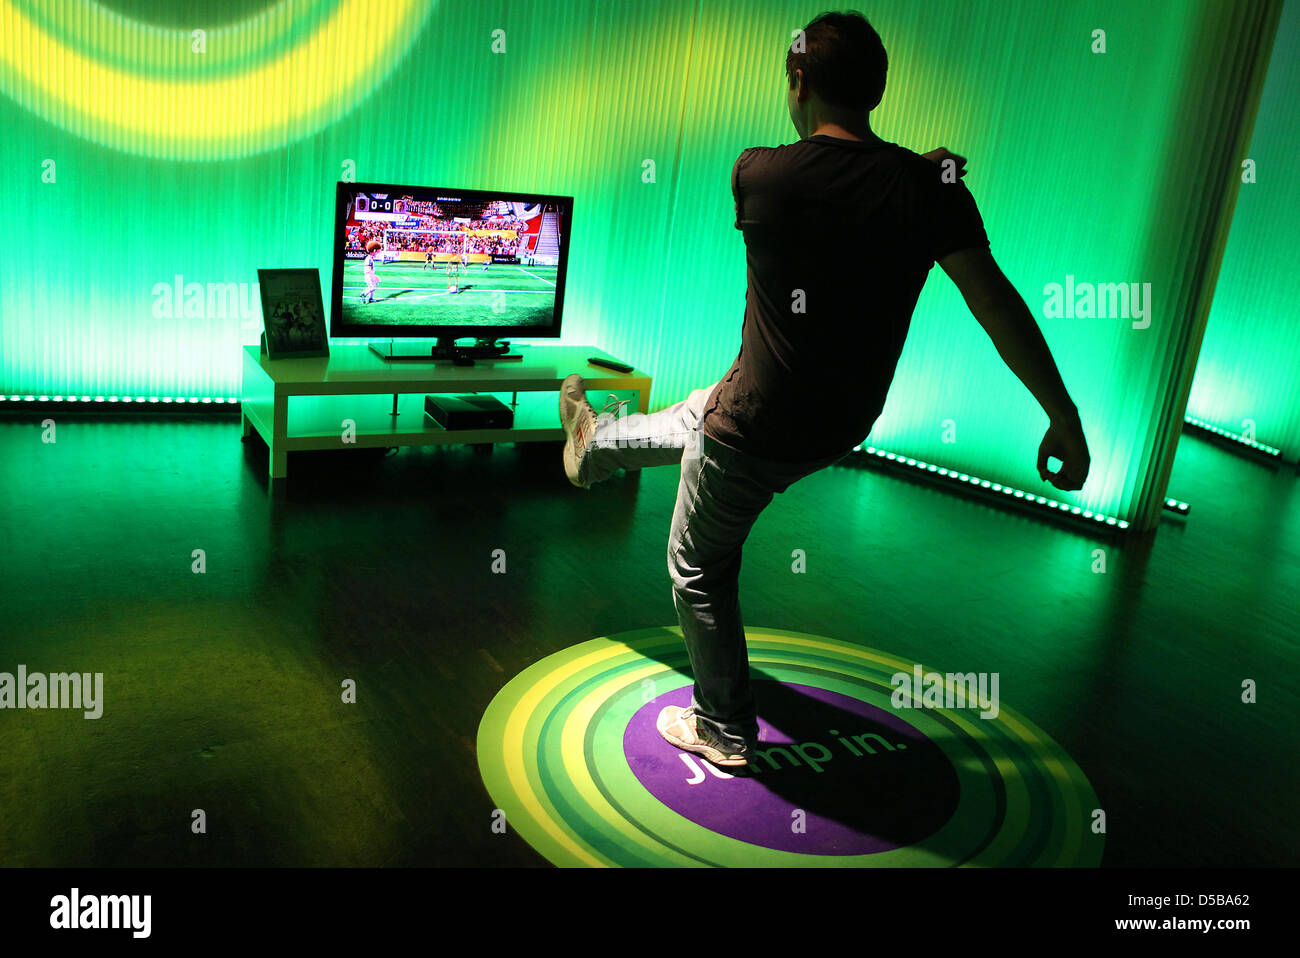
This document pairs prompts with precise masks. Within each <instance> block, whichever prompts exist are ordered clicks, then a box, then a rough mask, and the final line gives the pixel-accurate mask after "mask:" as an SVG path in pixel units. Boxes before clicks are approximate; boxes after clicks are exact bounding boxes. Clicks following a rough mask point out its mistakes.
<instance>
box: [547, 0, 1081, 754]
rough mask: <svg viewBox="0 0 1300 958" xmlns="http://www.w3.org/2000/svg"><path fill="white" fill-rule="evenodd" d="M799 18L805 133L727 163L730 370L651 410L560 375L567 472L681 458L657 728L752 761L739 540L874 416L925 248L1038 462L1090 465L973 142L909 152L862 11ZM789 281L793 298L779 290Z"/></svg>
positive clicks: (799, 96)
mask: <svg viewBox="0 0 1300 958" xmlns="http://www.w3.org/2000/svg"><path fill="white" fill-rule="evenodd" d="M800 35H801V37H802V40H803V43H802V44H801V45H800V49H799V50H797V51H796V50H795V48H794V47H793V46H792V47H791V49H790V50H789V52H788V53H787V56H786V62H785V71H786V79H787V81H788V93H787V97H786V105H787V107H788V109H789V113H790V119H791V122H792V123H793V124H794V127H795V130H796V131H797V132H798V134H799V137H800V139H799V141H798V142H796V143H794V144H791V145H788V146H779V147H756V148H753V149H748V150H745V151H744V152H742V153H741V154H740V157H739V158H738V159H737V160H736V162H735V164H734V166H733V167H732V174H731V186H732V194H733V197H734V199H735V208H736V223H735V225H736V228H737V229H740V230H742V231H743V234H744V241H745V250H746V265H747V280H748V291H747V295H746V299H745V321H744V325H743V327H742V329H741V349H740V352H739V354H738V356H737V357H736V360H735V361H734V362H733V363H732V366H731V369H730V370H729V371H728V372H727V374H726V375H725V376H724V377H723V379H722V380H721V381H720V382H718V383H716V384H714V385H711V386H709V387H707V388H704V389H697V390H695V391H694V392H692V393H691V394H690V395H689V396H688V397H687V398H686V399H684V400H683V401H682V402H679V403H677V404H676V405H674V406H670V407H669V408H667V409H664V410H662V411H660V412H656V413H653V414H651V415H643V414H637V415H631V416H624V417H621V418H619V417H616V416H611V415H603V416H600V417H597V415H596V412H595V410H594V409H592V407H591V405H590V404H589V403H588V402H587V398H586V391H585V387H584V383H583V380H582V377H580V376H578V375H576V374H575V375H572V376H569V377H568V378H567V379H566V380H565V381H564V384H563V387H562V391H561V394H560V421H561V423H562V424H563V426H564V431H565V435H566V441H565V446H564V468H565V473H566V474H567V475H568V477H569V481H570V482H572V483H573V484H574V485H576V486H579V487H582V488H586V487H587V486H590V485H591V484H592V483H594V482H598V481H600V480H601V479H606V478H608V477H609V476H610V475H611V474H612V473H613V472H614V471H616V470H617V469H618V468H620V467H623V468H633V469H635V468H640V467H642V466H652V465H658V464H669V463H680V467H681V479H680V481H679V484H678V491H677V504H676V507H675V509H674V512H673V520H672V525H671V529H670V533H669V540H668V571H669V576H670V578H671V579H672V584H673V604H674V606H675V608H676V610H677V617H678V622H679V623H680V625H681V628H682V637H683V638H684V640H685V642H686V651H687V654H688V656H689V658H690V662H691V669H692V671H693V673H694V678H695V685H694V688H693V690H692V697H691V705H690V707H689V708H686V709H682V708H679V707H677V706H667V707H665V708H664V709H663V710H662V711H661V712H660V714H659V719H658V722H657V727H658V729H659V733H660V735H662V736H663V738H664V739H666V740H667V741H668V742H670V743H671V744H673V745H675V746H676V747H677V748H680V749H683V750H685V751H688V752H694V753H696V754H699V755H702V756H703V757H704V758H706V759H707V760H708V761H710V762H712V763H713V764H714V765H729V766H740V765H745V764H748V762H749V760H750V758H751V757H752V756H753V755H754V752H755V749H756V747H757V742H758V719H757V711H756V705H755V701H754V696H753V691H752V689H751V687H750V680H749V658H748V651H747V649H746V645H745V631H744V627H743V625H742V623H741V618H740V605H739V597H738V592H739V589H738V584H739V576H740V559H741V547H742V546H743V545H744V542H745V539H746V537H747V536H748V535H749V531H750V529H751V528H752V527H753V525H754V522H755V520H756V519H757V518H758V516H759V514H760V513H761V512H762V511H763V510H764V509H765V508H766V507H767V506H768V504H769V503H771V501H772V499H773V497H774V496H775V495H776V494H778V493H781V492H784V491H785V490H786V489H788V488H789V487H790V486H791V485H792V484H794V483H795V482H797V481H798V480H799V479H801V478H803V477H805V476H808V475H810V474H812V473H814V472H816V471H818V470H820V469H823V468H826V467H827V466H829V465H831V464H833V463H835V462H837V461H838V460H840V459H842V458H844V456H846V455H848V454H849V453H850V452H851V451H852V450H853V448H854V446H856V445H858V444H860V443H861V442H862V441H863V440H865V439H866V437H867V435H868V434H869V433H870V432H871V427H872V425H873V424H874V422H875V420H876V419H877V417H878V416H879V415H880V413H881V412H882V410H883V408H884V403H885V396H886V393H887V391H888V389H889V385H890V382H891V381H892V380H893V377H894V370H895V366H896V365H897V362H898V359H899V356H900V354H901V353H902V350H903V344H904V341H905V339H906V336H907V331H908V326H909V324H910V321H911V318H912V310H913V309H914V308H915V306H916V301H917V298H918V296H919V295H920V292H921V288H922V286H924V284H925V280H926V276H927V275H928V274H929V272H930V269H931V267H932V266H933V265H934V264H935V263H936V262H937V263H938V264H939V265H940V266H941V267H942V268H943V270H944V272H945V273H947V274H948V276H949V277H950V278H951V279H952V280H953V282H954V283H955V284H956V286H957V288H958V289H959V290H960V291H961V293H962V295H963V296H964V298H965V300H966V304H967V305H968V307H969V308H970V310H971V313H972V314H973V315H974V317H975V319H976V320H978V322H979V323H980V325H981V326H983V328H984V330H985V332H987V333H988V335H989V337H990V339H992V340H993V343H994V345H995V346H996V347H997V350H998V353H999V355H1000V356H1001V357H1002V359H1003V361H1004V362H1005V363H1006V364H1007V366H1008V367H1009V368H1010V369H1011V371H1012V372H1013V373H1015V375H1016V376H1017V377H1018V378H1019V379H1020V380H1021V382H1023V383H1024V385H1025V386H1026V388H1028V390H1029V391H1030V393H1031V394H1032V395H1033V397H1034V399H1036V400H1037V401H1038V403H1039V405H1040V406H1041V407H1042V408H1043V411H1044V412H1045V413H1046V414H1047V418H1048V426H1047V431H1046V433H1045V435H1044V436H1043V440H1042V442H1041V443H1040V445H1039V447H1038V461H1037V465H1038V474H1039V477H1040V478H1041V479H1042V480H1043V481H1045V482H1050V483H1052V484H1053V485H1055V486H1056V487H1057V488H1059V489H1066V490H1072V489H1079V488H1082V486H1083V483H1084V480H1085V479H1087V476H1088V469H1089V465H1090V458H1089V454H1088V446H1087V443H1086V442H1085V440H1084V436H1083V427H1082V425H1081V424H1080V418H1079V411H1078V409H1077V408H1076V407H1075V405H1074V403H1073V402H1072V401H1071V399H1070V395H1069V393H1068V392H1067V391H1066V388H1065V385H1064V383H1062V381H1061V376H1060V373H1059V372H1058V371H1057V368H1056V363H1055V362H1054V361H1053V359H1052V355H1051V353H1050V352H1049V350H1048V348H1047V344H1046V342H1045V341H1044V339H1043V334H1042V332H1041V331H1040V330H1039V328H1038V324H1037V323H1036V322H1035V321H1034V317H1033V314H1032V313H1031V312H1030V311H1029V308H1028V307H1027V306H1026V305H1025V302H1024V300H1023V299H1021V298H1020V295H1019V293H1017V292H1016V289H1015V287H1014V286H1012V285H1011V282H1010V281H1009V280H1008V279H1007V278H1006V277H1005V276H1004V275H1003V274H1002V271H1001V270H1000V269H999V268H998V265H997V263H995V262H994V260H993V257H992V256H991V255H990V254H989V241H988V236H987V234H986V233H985V230H984V223H983V220H982V219H981V217H980V215H979V211H978V209H977V208H976V205H975V200H974V197H972V196H971V193H970V191H969V190H968V189H967V188H966V186H965V185H964V184H963V183H962V182H961V181H960V174H958V175H957V176H953V175H951V174H952V173H953V171H956V170H959V169H960V165H961V164H962V163H964V160H962V159H961V157H956V156H954V155H953V154H950V153H948V152H947V151H946V150H936V151H934V152H933V153H928V154H925V156H924V157H922V156H918V155H917V154H916V153H913V152H911V151H910V150H907V149H904V148H903V147H901V146H899V145H898V144H896V143H890V142H887V141H885V140H882V139H881V138H880V137H878V136H876V135H875V134H874V133H873V132H872V131H871V125H870V122H869V115H870V112H871V111H872V110H873V109H875V108H876V106H878V105H879V103H880V100H881V97H882V96H883V94H884V90H885V74H886V69H887V62H888V61H887V59H886V55H885V48H884V45H883V44H882V43H881V41H880V37H879V35H878V34H877V33H876V31H875V30H874V29H872V27H871V25H870V24H869V23H867V21H866V19H865V18H863V17H862V16H861V15H860V14H857V13H848V14H844V13H827V14H823V15H821V16H819V17H817V18H816V19H815V20H813V21H812V23H810V24H808V26H807V27H806V28H805V29H804V30H803V31H801V34H800ZM948 160H952V161H953V164H952V165H949V164H948V163H947V161H948ZM927 161H928V162H927ZM958 161H960V162H958ZM936 164H938V166H936ZM945 174H948V175H945ZM863 236H866V237H868V253H869V255H868V256H867V257H866V258H865V259H863V260H862V261H861V262H860V263H859V264H855V266H854V267H853V268H849V269H845V268H843V266H842V264H840V263H839V262H838V259H837V258H836V257H828V256H827V255H826V253H825V250H826V249H827V248H828V247H829V248H832V249H834V248H837V247H838V246H848V245H850V244H852V245H855V246H860V245H861V237H863ZM796 290H797V291H799V295H800V296H801V297H802V301H803V303H804V304H805V309H804V310H803V311H802V312H794V311H793V310H792V309H791V306H790V304H791V301H792V295H794V293H795V291H796ZM846 342H848V343H854V344H856V346H857V348H845V345H844V344H845V343H846ZM1049 458H1056V459H1059V460H1061V463H1062V465H1061V469H1060V471H1058V472H1055V473H1054V472H1051V471H1050V469H1049V468H1048V459H1049Z"/></svg>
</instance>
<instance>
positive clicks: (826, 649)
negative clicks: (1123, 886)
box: [478, 627, 1104, 867]
mask: <svg viewBox="0 0 1300 958" xmlns="http://www.w3.org/2000/svg"><path fill="white" fill-rule="evenodd" d="M746 635H747V639H748V645H749V659H750V667H751V674H752V676H753V679H754V685H755V694H756V698H757V700H758V707H759V721H760V728H761V732H762V744H761V745H760V757H759V758H756V759H755V760H754V761H753V762H751V765H750V766H749V767H748V768H742V769H734V768H733V769H727V770H725V771H724V770H721V769H717V768H714V767H713V766H712V765H710V764H709V763H707V762H704V761H703V760H700V759H697V758H695V757H694V756H689V755H687V753H684V752H682V751H680V750H679V749H677V748H675V747H673V746H672V745H670V744H669V743H667V742H665V741H663V739H662V738H659V737H658V735H657V733H655V732H654V730H653V729H654V726H653V722H654V717H655V716H656V715H657V714H658V711H659V710H660V708H662V707H663V706H665V705H686V704H689V702H690V694H691V684H692V682H691V678H690V666H689V662H688V660H687V656H686V649H685V645H684V644H683V641H682V637H681V631H680V629H677V628H675V627H674V628H656V629H645V630H640V631H635V632H627V633H622V634H619V635H613V636H608V637H604V638H599V639H593V640H591V641H588V642H582V643H580V644H578V645H575V646H573V647H572V648H569V649H565V650H563V651H561V652H558V653H556V654H554V655H551V656H548V657H547V658H545V659H543V660H541V661H540V662H537V663H536V664H534V665H532V666H531V667H529V668H528V669H526V670H524V671H523V672H522V673H520V674H519V675H518V676H516V677H515V678H514V679H512V680H511V681H510V682H508V683H507V684H506V686H505V687H504V688H503V689H502V690H501V691H500V692H499V693H498V694H497V695H496V697H495V698H494V699H493V700H492V702H491V704H490V705H489V706H488V709H487V711H486V712H485V713H484V716H483V719H482V722H481V723H480V725H479V731H478V758H479V769H480V772H481V773H482V776H483V781H484V784H485V786H486V787H487V790H488V794H489V795H490V796H491V798H492V800H493V802H494V803H496V805H497V807H498V808H500V809H501V810H503V811H504V812H505V817H506V822H507V825H508V827H510V828H513V829H514V830H515V831H516V832H518V833H519V835H520V836H521V837H523V838H524V840H525V841H527V842H528V843H529V844H530V845H531V846H532V847H533V848H535V849H536V850H537V851H538V852H539V853H540V854H541V855H543V856H544V857H545V858H547V859H548V860H549V861H551V862H552V863H554V864H556V865H560V866H628V867H645V866H662V865H677V866H733V867H735V866H740V867H769V866H775V867H789V866H817V867H825V866H839V867H843V866H848V867H907V866H980V867H987V866H1044V867H1059V866H1079V867H1093V866H1096V865H1098V864H1100V862H1101V857H1102V852H1103V847H1104V836H1102V835H1098V834H1094V833H1093V832H1092V830H1091V827H1090V826H1091V821H1092V817H1091V816H1092V813H1093V810H1094V809H1096V808H1097V807H1098V802H1097V797H1096V795H1095V794H1094V792H1093V790H1092V787H1091V786H1090V785H1089V783H1088V780H1087V778H1086V776H1085V775H1084V774H1083V772H1082V771H1081V770H1080V769H1079V768H1078V766H1077V765H1075V763H1074V762H1073V761H1072V760H1071V759H1070V757H1069V756H1068V755H1067V754H1066V753H1065V752H1064V750H1063V749H1061V747H1060V746H1059V745H1057V744H1056V743H1055V742H1054V741H1052V739H1051V738H1050V737H1049V736H1048V735H1047V734H1046V733H1045V732H1043V731H1042V730H1041V729H1039V728H1038V727H1037V726H1035V725H1034V724H1033V723H1032V722H1030V721H1029V720H1028V719H1026V718H1025V717H1024V716H1022V715H1019V714H1018V713H1016V712H1015V711H1014V710H1012V709H1010V708H1008V707H1007V706H1006V705H1005V704H1001V703H999V709H998V714H997V715H996V717H991V718H980V711H979V709H978V707H972V708H959V707H954V708H932V707H928V708H895V707H894V706H893V705H892V704H891V696H892V695H893V693H894V691H895V687H894V686H893V685H892V684H891V682H890V678H891V677H892V676H894V675H896V674H898V673H900V672H903V673H909V674H911V673H912V672H913V669H914V666H915V663H913V662H908V661H904V660H902V659H899V658H896V657H894V656H891V655H888V654H886V653H884V652H880V651H876V650H873V649H868V648H864V647H861V646H857V645H852V644H850V643H847V642H842V641H839V640H836V639H831V638H825V637H820V636H814V635H807V634H803V633H797V632H786V631H782V630H776V629H747V630H746ZM923 671H925V672H927V673H929V672H931V671H936V672H937V671H940V670H939V669H932V668H931V667H928V666H927V667H925V668H924V669H923ZM918 701H919V698H918ZM730 773H735V774H730Z"/></svg>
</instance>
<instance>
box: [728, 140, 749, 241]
mask: <svg viewBox="0 0 1300 958" xmlns="http://www.w3.org/2000/svg"><path fill="white" fill-rule="evenodd" d="M748 152H749V150H745V151H744V152H742V153H741V154H740V156H738V157H736V162H735V163H733V164H732V166H731V196H732V198H733V199H734V200H735V201H736V221H735V226H736V229H740V167H741V165H742V164H743V163H744V162H745V154H746V153H748Z"/></svg>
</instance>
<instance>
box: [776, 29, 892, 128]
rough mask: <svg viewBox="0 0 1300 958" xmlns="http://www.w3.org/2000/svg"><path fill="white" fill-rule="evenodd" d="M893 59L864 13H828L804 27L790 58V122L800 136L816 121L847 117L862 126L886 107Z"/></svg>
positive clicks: (786, 63)
mask: <svg viewBox="0 0 1300 958" xmlns="http://www.w3.org/2000/svg"><path fill="white" fill-rule="evenodd" d="M888 68H889V60H888V58H887V57H886V56H885V46H884V44H883V43H881V42H880V35H879V34H878V33H876V31H875V30H874V29H872V26H871V24H870V23H868V22H867V20H866V18H865V17H863V16H862V14H860V13H823V14H822V15H821V16H819V17H817V18H816V19H815V20H813V21H812V22H811V23H810V24H808V26H806V27H804V29H803V30H802V31H801V33H800V34H799V35H798V36H796V37H795V39H794V40H793V41H792V42H791V44H790V49H789V51H788V52H787V53H786V57H785V72H786V78H787V79H788V80H789V85H790V91H789V94H788V96H787V99H788V103H789V107H790V120H791V121H792V122H793V123H794V126H795V129H796V130H798V131H799V135H800V136H808V135H809V133H810V132H811V130H812V129H813V128H814V127H815V126H816V122H815V121H820V120H824V119H832V120H833V119H834V118H835V117H837V116H842V117H844V118H846V119H849V118H851V119H855V120H856V121H857V122H861V121H862V120H863V119H864V118H865V116H866V114H868V113H869V112H870V111H872V110H874V109H875V108H876V107H877V106H878V105H879V104H880V98H881V96H883V95H884V92H885V73H886V71H887V70H888Z"/></svg>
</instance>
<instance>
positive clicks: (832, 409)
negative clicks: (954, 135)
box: [700, 136, 989, 462]
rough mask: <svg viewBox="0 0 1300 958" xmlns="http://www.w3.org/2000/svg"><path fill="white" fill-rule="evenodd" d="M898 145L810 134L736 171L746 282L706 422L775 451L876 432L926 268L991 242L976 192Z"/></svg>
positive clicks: (709, 430) (746, 160)
mask: <svg viewBox="0 0 1300 958" xmlns="http://www.w3.org/2000/svg"><path fill="white" fill-rule="evenodd" d="M942 173H943V169H942V167H941V166H939V165H938V164H935V163H932V162H930V161H929V160H927V159H925V158H924V157H921V156H918V155H917V154H915V153H913V152H911V151H910V150H906V149H903V148H902V147H900V146H898V145H897V144H894V143H870V142H859V141H856V140H841V139H836V138H834V137H829V136H813V137H809V138H808V139H805V140H800V141H799V142H798V143H794V144H791V145H789V146H779V147H755V148H753V149H749V150H746V151H745V152H743V153H742V154H740V158H739V159H738V160H736V164H735V166H734V167H733V168H732V172H731V189H732V193H733V194H735V198H736V228H737V229H740V230H743V231H744V234H745V249H746V261H747V269H748V281H749V284H748V290H747V291H746V294H745V323H744V327H743V329H742V330H741V346H740V354H739V355H738V356H737V357H736V361H735V363H733V364H732V367H731V370H730V371H729V372H728V373H727V375H726V376H725V377H724V378H723V380H722V382H721V383H719V384H718V386H717V388H715V389H714V390H713V392H712V394H711V395H710V396H709V401H708V404H707V406H706V407H705V411H704V415H703V417H702V419H701V423H700V428H701V430H702V431H703V432H704V433H705V434H706V435H708V436H709V437H711V438H713V439H715V440H717V441H718V442H721V443H723V444H725V445H727V446H730V447H732V448H733V449H738V450H740V451H741V452H745V453H749V454H750V455H752V456H758V457H761V458H764V459H771V460H776V461H778V462H801V461H805V460H814V459H822V458H826V457H828V456H833V455H836V454H837V453H847V452H848V451H849V450H850V449H852V448H853V447H854V446H855V445H857V444H858V443H860V442H862V440H863V439H865V438H866V437H867V434H868V433H869V432H871V426H872V424H873V423H874V422H875V421H876V418H877V417H878V416H879V415H880V413H881V411H882V410H883V409H884V405H885V394H886V393H887V392H888V391H889V384H890V381H891V380H892V379H893V377H894V368H895V367H896V366H897V365H898V357H899V355H900V354H901V353H902V351H903V342H904V340H905V339H906V337H907V329H908V326H909V324H910V323H911V320H912V310H913V309H914V308H915V306H916V300H917V298H918V297H919V296H920V295H921V287H922V286H924V285H925V278H926V276H927V275H928V274H929V272H930V267H931V266H933V265H934V263H935V261H936V260H939V259H942V258H943V257H944V256H947V255H948V254H949V253H953V252H956V251H957V250H961V249H969V248H971V247H985V248H987V247H988V245H989V241H988V236H987V235H986V234H985V232H984V223H983V221H982V220H981V218H980V215H979V211H978V210H977V209H976V207H975V200H974V198H973V197H972V196H971V194H970V191H969V190H968V189H966V186H965V185H964V184H963V183H962V182H961V181H960V180H957V181H956V182H954V183H945V182H944V181H943V179H942Z"/></svg>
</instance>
